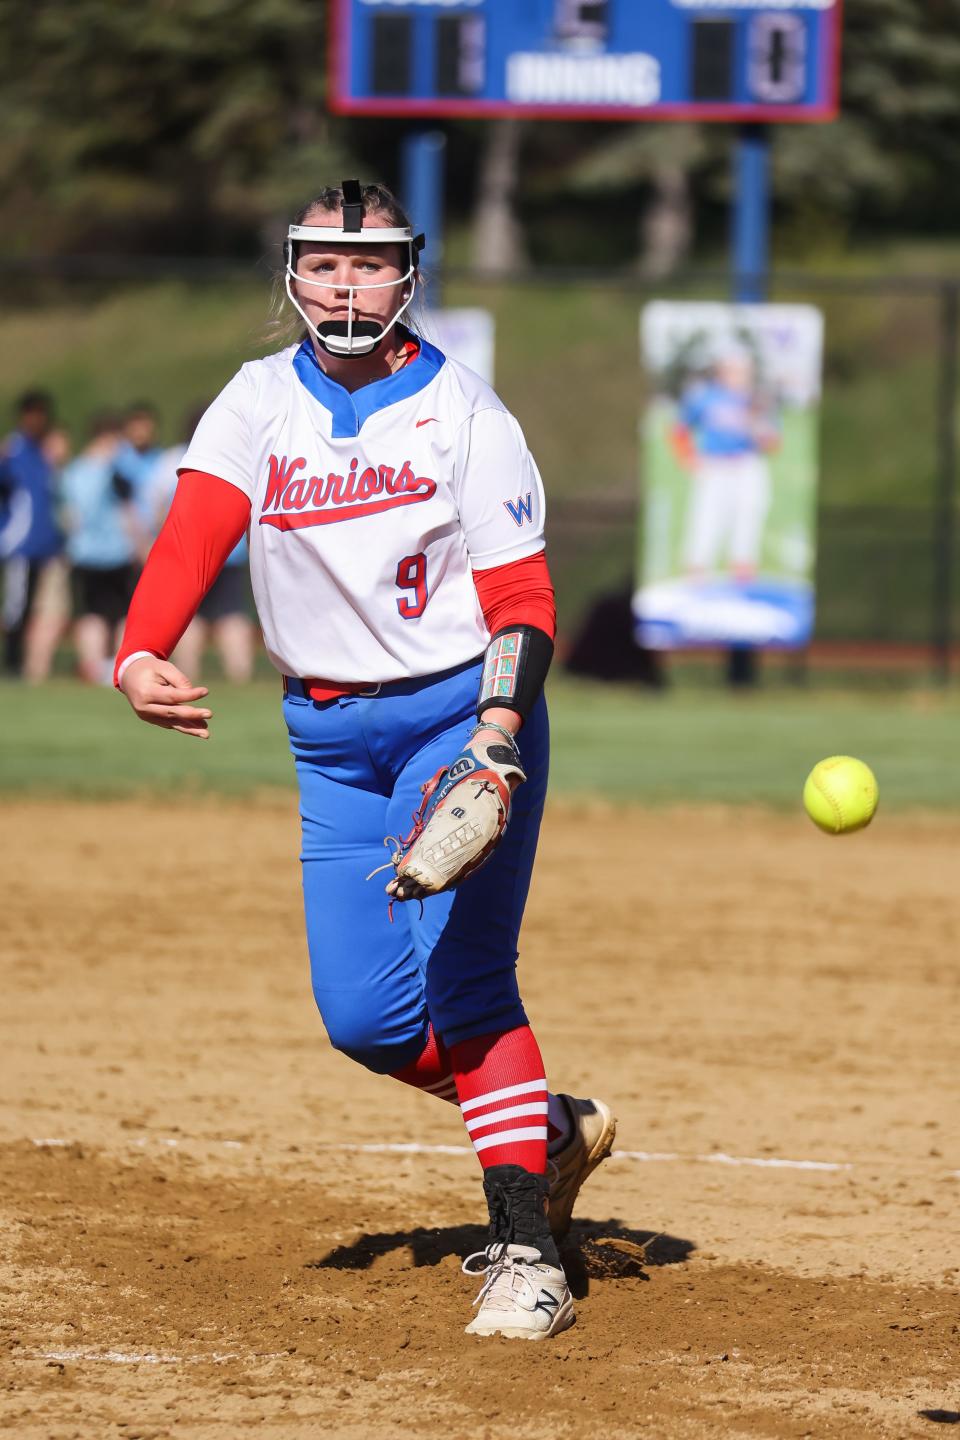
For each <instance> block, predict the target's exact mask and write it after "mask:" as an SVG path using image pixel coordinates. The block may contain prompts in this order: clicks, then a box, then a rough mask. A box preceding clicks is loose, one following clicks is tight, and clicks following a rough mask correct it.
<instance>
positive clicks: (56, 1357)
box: [14, 1350, 288, 1365]
mask: <svg viewBox="0 0 960 1440" xmlns="http://www.w3.org/2000/svg"><path fill="white" fill-rule="evenodd" d="M287 1357H288V1352H287V1351H286V1350H273V1351H270V1352H269V1353H268V1354H263V1355H247V1356H244V1355H240V1354H239V1353H238V1352H236V1351H226V1352H223V1351H214V1352H213V1353H212V1354H210V1355H171V1354H169V1353H167V1352H165V1351H154V1350H30V1351H21V1352H20V1358H23V1359H27V1360H47V1361H55V1362H58V1363H60V1364H62V1365H66V1364H71V1363H73V1362H75V1361H77V1360H97V1361H100V1362H101V1363H102V1364H105V1365H202V1364H204V1363H207V1364H214V1365H222V1364H224V1362H225V1361H227V1360H244V1359H246V1360H281V1359H286V1358H287ZM14 1358H17V1356H16V1354H15V1356H14Z"/></svg>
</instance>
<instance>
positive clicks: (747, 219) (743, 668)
mask: <svg viewBox="0 0 960 1440" xmlns="http://www.w3.org/2000/svg"><path fill="white" fill-rule="evenodd" d="M731 240H732V247H731V248H732V255H731V261H732V267H731V268H732V270H733V276H732V279H733V298H734V300H736V301H739V302H740V303H742V304H748V303H750V302H751V301H752V302H757V301H761V300H765V299H766V295H767V277H768V272H769V269H770V140H769V136H768V134H767V129H766V126H764V125H742V126H741V127H740V130H739V133H738V135H737V139H736V150H735V158H734V177H733V233H732V236H731ZM759 673H760V652H759V651H758V650H755V649H753V648H752V647H751V646H749V645H733V646H731V648H730V650H729V651H728V653H727V681H728V683H729V684H730V685H734V686H741V685H744V686H746V685H756V684H757V681H758V678H759Z"/></svg>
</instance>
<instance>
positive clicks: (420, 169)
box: [400, 130, 447, 308]
mask: <svg viewBox="0 0 960 1440" xmlns="http://www.w3.org/2000/svg"><path fill="white" fill-rule="evenodd" d="M446 146H447V137H446V136H445V135H444V134H443V132H442V131H441V130H414V131H412V132H411V133H410V134H409V135H407V136H406V137H405V139H404V141H403V144H402V145H401V148H400V198H401V199H402V201H403V203H404V206H405V207H406V210H407V214H408V215H409V216H410V219H411V221H412V222H413V233H414V234H415V235H419V234H420V232H421V231H422V232H423V234H424V235H426V237H427V247H426V250H425V251H424V264H425V266H426V268H427V269H428V270H429V271H430V304H431V305H432V306H433V307H435V308H439V306H440V289H441V273H442V266H443V179H444V173H443V172H444V152H445V150H446Z"/></svg>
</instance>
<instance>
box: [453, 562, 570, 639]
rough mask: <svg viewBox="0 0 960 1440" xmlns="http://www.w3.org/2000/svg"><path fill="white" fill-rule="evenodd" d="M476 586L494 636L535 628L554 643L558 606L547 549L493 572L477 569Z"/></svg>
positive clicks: (497, 567) (500, 566)
mask: <svg viewBox="0 0 960 1440" xmlns="http://www.w3.org/2000/svg"><path fill="white" fill-rule="evenodd" d="M473 583H474V585H475V586H476V587H477V595H478V596H479V598H480V608H481V610H482V611H483V618H484V620H485V621H486V624H487V629H488V630H489V631H490V634H491V635H496V633H497V631H498V630H503V629H504V628H505V627H506V626H509V625H535V626H536V628H537V629H538V630H543V631H544V632H545V633H546V634H547V635H549V636H550V639H551V640H553V639H555V638H556V633H557V607H556V601H555V599H554V594H553V582H552V581H551V579H550V571H549V570H548V569H547V554H546V551H545V550H540V551H538V552H537V554H536V555H527V556H525V557H524V558H523V559H522V560H511V561H510V563H509V564H507V565H495V566H493V568H492V569H490V570H475V571H474V572H473Z"/></svg>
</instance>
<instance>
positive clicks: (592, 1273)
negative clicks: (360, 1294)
mask: <svg viewBox="0 0 960 1440" xmlns="http://www.w3.org/2000/svg"><path fill="white" fill-rule="evenodd" d="M486 1239H487V1232H486V1228H485V1227H484V1226H481V1225H448V1226H446V1227H444V1228H443V1229H437V1230H424V1229H418V1230H394V1231H391V1232H388V1233H381V1234H378V1235H360V1236H358V1237H357V1239H356V1240H354V1241H352V1242H351V1243H350V1244H349V1245H337V1246H336V1247H335V1248H334V1249H333V1250H331V1251H329V1252H328V1253H327V1254H326V1255H322V1256H321V1257H320V1258H319V1259H318V1260H308V1261H307V1263H306V1265H305V1266H304V1269H306V1270H367V1269H369V1268H370V1266H371V1265H373V1264H374V1262H375V1261H376V1260H378V1259H379V1258H380V1257H381V1256H383V1255H388V1254H390V1253H391V1252H392V1251H395V1250H401V1249H406V1250H409V1252H410V1255H411V1259H412V1263H413V1264H414V1266H417V1267H419V1266H422V1265H439V1264H440V1262H441V1261H442V1260H445V1259H446V1258H447V1256H449V1255H455V1256H456V1257H457V1258H458V1259H463V1258H465V1257H466V1256H467V1255H471V1254H473V1253H474V1252H476V1251H479V1250H482V1249H483V1247H484V1245H485V1244H486ZM560 1249H561V1254H562V1257H563V1264H564V1268H565V1270H566V1272H567V1279H568V1281H569V1282H570V1289H571V1291H572V1292H573V1294H574V1296H575V1297H576V1298H577V1299H582V1298H583V1297H584V1296H585V1295H586V1294H587V1292H588V1290H589V1288H590V1281H591V1280H628V1279H632V1280H637V1279H639V1280H647V1279H649V1278H650V1277H649V1276H648V1275H647V1273H646V1272H647V1271H648V1270H650V1269H653V1268H655V1267H656V1266H660V1265H679V1264H682V1263H683V1262H684V1261H685V1260H686V1259H687V1258H688V1256H690V1255H691V1254H692V1252H693V1251H694V1250H695V1249H696V1246H695V1245H694V1243H693V1241H692V1240H681V1239H679V1238H678V1237H677V1236H676V1235H666V1234H663V1233H660V1234H658V1233H657V1232H656V1231H653V1230H634V1229H632V1228H631V1227H630V1226H627V1225H624V1224H623V1222H622V1221H620V1220H579V1221H574V1224H573V1227H572V1228H571V1231H570V1234H569V1235H568V1236H567V1238H566V1240H564V1241H563V1244H562V1245H561V1247H560Z"/></svg>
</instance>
